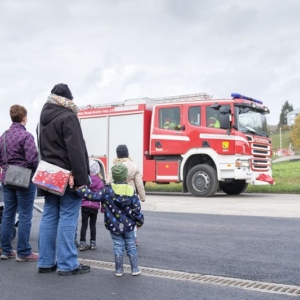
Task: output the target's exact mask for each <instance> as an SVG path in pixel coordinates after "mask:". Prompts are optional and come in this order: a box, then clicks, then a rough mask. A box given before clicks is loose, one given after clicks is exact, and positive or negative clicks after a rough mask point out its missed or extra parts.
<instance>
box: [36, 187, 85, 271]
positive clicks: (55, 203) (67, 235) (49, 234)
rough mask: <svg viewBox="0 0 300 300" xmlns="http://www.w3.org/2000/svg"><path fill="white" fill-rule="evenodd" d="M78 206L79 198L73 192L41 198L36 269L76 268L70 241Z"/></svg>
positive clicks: (72, 242) (75, 222) (77, 263)
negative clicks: (42, 204)
mask: <svg viewBox="0 0 300 300" xmlns="http://www.w3.org/2000/svg"><path fill="white" fill-rule="evenodd" d="M80 205H81V198H79V197H78V196H77V194H76V193H74V192H66V193H65V194H64V196H57V195H54V194H51V195H50V194H49V195H47V196H45V205H44V212H43V215H42V219H41V223H40V230H39V241H38V244H39V260H38V267H39V268H50V267H53V266H54V265H55V263H57V269H58V271H71V270H75V269H76V268H78V267H79V262H78V253H77V249H76V246H75V243H74V239H75V231H76V226H77V219H78V215H79V209H80Z"/></svg>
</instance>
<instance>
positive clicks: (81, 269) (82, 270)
mask: <svg viewBox="0 0 300 300" xmlns="http://www.w3.org/2000/svg"><path fill="white" fill-rule="evenodd" d="M90 270H91V267H90V266H86V265H82V264H80V265H79V267H78V268H77V269H75V270H72V271H58V275H62V276H68V275H77V274H84V273H88V272H90Z"/></svg>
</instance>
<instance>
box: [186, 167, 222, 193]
mask: <svg viewBox="0 0 300 300" xmlns="http://www.w3.org/2000/svg"><path fill="white" fill-rule="evenodd" d="M186 185H187V187H188V190H189V191H190V193H192V194H193V195H194V196H196V197H211V196H213V195H214V194H215V193H216V192H217V190H218V188H219V182H218V177H217V172H216V170H215V169H214V168H213V167H211V166H209V165H204V164H202V165H197V166H195V167H193V168H192V169H191V170H190V171H189V173H188V175H187V179H186Z"/></svg>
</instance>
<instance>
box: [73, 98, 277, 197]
mask: <svg viewBox="0 0 300 300" xmlns="http://www.w3.org/2000/svg"><path fill="white" fill-rule="evenodd" d="M268 113H269V109H268V108H267V107H266V106H264V105H263V103H262V102H261V101H258V100H255V99H253V98H250V97H246V96H243V95H240V94H232V95H231V98H228V99H213V98H212V97H211V96H209V95H207V94H206V93H199V94H191V95H182V96H174V97H166V98H156V99H150V98H141V99H131V100H125V101H124V102H122V103H119V102H118V103H110V104H101V105H93V106H91V105H88V106H85V107H81V108H80V110H79V113H78V117H79V119H80V123H81V127H82V131H83V134H84V138H85V141H86V145H87V149H88V152H89V156H90V157H93V158H94V159H96V160H98V162H99V163H100V166H101V167H102V170H103V175H104V176H106V175H107V174H108V171H109V169H110V168H111V167H112V164H113V159H114V158H116V147H117V146H118V145H119V144H126V145H127V147H128V149H129V156H130V157H131V158H132V159H133V161H134V162H136V163H137V165H138V166H139V167H140V170H141V173H142V176H143V180H144V182H156V183H164V184H166V183H171V182H176V183H179V182H182V191H183V192H184V193H187V192H190V193H192V194H193V195H194V196H198V197H209V196H213V195H214V194H215V193H216V192H217V191H218V190H222V191H223V192H225V193H227V194H229V195H238V194H240V193H243V192H244V191H245V190H246V188H247V186H248V184H259V185H263V184H273V182H274V181H273V179H272V177H271V176H272V171H271V159H270V158H271V155H272V146H271V139H270V138H269V137H268V134H267V121H266V114H268Z"/></svg>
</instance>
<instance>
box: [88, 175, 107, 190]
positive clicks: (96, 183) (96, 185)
mask: <svg viewBox="0 0 300 300" xmlns="http://www.w3.org/2000/svg"><path fill="white" fill-rule="evenodd" d="M91 180H92V183H91V185H90V189H91V190H92V191H93V192H97V191H99V190H100V189H102V188H103V186H104V183H103V181H102V180H101V179H100V177H99V176H98V175H91Z"/></svg>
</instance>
